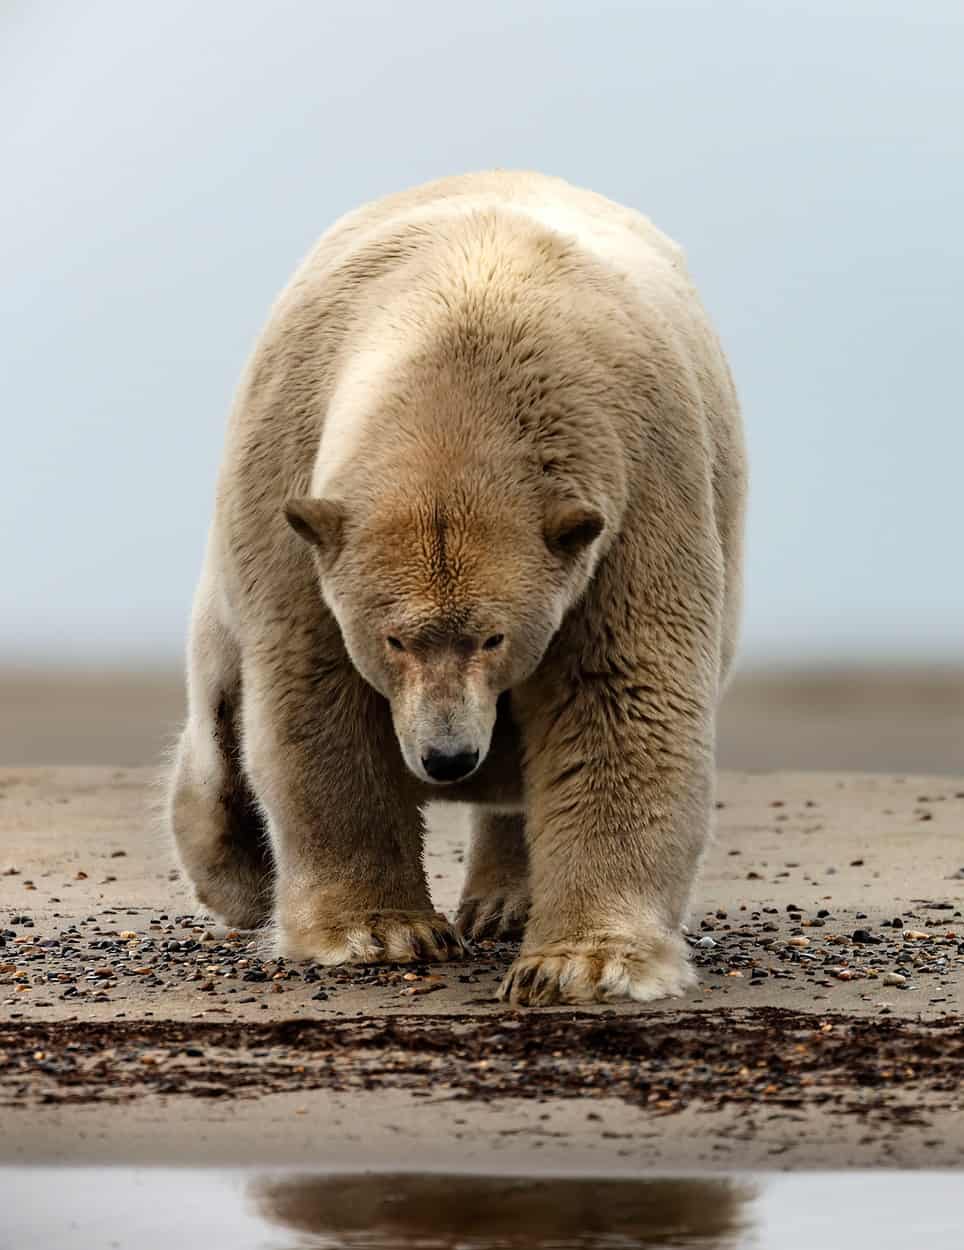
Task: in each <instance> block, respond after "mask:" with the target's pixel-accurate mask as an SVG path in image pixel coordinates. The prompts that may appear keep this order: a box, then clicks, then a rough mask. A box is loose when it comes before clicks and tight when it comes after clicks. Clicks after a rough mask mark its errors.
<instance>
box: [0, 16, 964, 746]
mask: <svg viewBox="0 0 964 1250" xmlns="http://www.w3.org/2000/svg"><path fill="white" fill-rule="evenodd" d="M962 63H964V8H962V7H961V5H960V4H959V3H958V2H957V0H923V2H922V3H920V4H917V5H914V6H909V5H906V4H897V3H895V2H893V0H866V2H865V0H839V2H835V3H833V4H830V3H824V2H823V0H802V2H801V0H786V2H783V3H781V2H779V0H746V2H743V3H734V4H726V5H721V4H718V3H713V2H712V0H672V2H670V0H665V2H664V3H652V2H647V0H640V2H639V3H622V4H620V3H611V2H607V0H596V2H595V3H593V4H592V5H590V4H588V3H586V0H583V2H582V3H580V4H571V3H553V2H551V0H543V2H540V0H516V2H514V3H508V2H507V0H496V2H494V3H490V4H487V5H482V6H480V5H474V6H468V5H453V4H451V3H449V4H442V3H437V2H435V0H424V2H420V3H418V4H414V5H412V4H408V5H401V4H392V3H384V2H383V3H374V2H370V0H363V2H360V3H352V4H350V5H349V4H346V3H343V2H341V0H332V2H330V3H326V4H324V5H313V4H309V3H305V2H303V0H299V2H292V0H279V2H277V3H274V4H271V5H265V4H261V3H257V2H255V0H232V2H230V3H229V2H228V0H206V3H205V4H203V5H196V4H189V3H187V0H168V2H167V3H166V4H164V5H130V4H124V3H122V2H121V0H89V2H88V3H85V4H83V5H77V4H72V3H69V0H45V3H44V4H36V3H31V2H29V0H19V2H18V0H7V3H6V4H5V5H4V6H3V10H2V12H0V144H2V159H3V179H4V194H3V196H2V197H0V266H2V272H3V282H2V284H0V371H2V421H3V444H2V446H3V456H2V466H3V468H2V473H3V479H2V480H3V489H2V490H0V542H2V553H3V579H2V591H0V598H2V610H0V761H4V762H9V763H22V762H35V761H44V760H51V761H52V760H57V761H60V762H87V761H90V760H102V761H104V762H106V761H111V762H137V761H140V760H145V759H149V758H151V757H153V756H154V755H155V754H156V752H157V750H158V748H159V746H160V744H161V743H162V742H163V740H164V739H165V738H166V737H168V736H170V734H171V732H172V731H173V728H174V726H175V725H176V722H177V719H178V717H179V715H180V688H179V677H178V667H179V663H180V652H181V647H182V640H183V637H184V631H185V624H186V620H187V615H188V611H189V604H190V597H191V592H192V589H193V584H194V579H195V577H196V574H197V570H198V566H199V563H200V558H201V552H202V548H203V543H204V535H205V529H206V526H207V522H208V517H209V514H210V507H211V499H212V489H213V482H214V476H215V472H216V467H217V462H218V457H219V452H220V446H221V441H222V435H223V428H224V421H225V417H226V414H227V409H228V406H229V403H230V398H231V393H232V390H233V388H234V385H235V383H236V380H237V377H238V374H239V371H240V369H241V366H242V364H243V362H244V359H245V356H246V353H247V352H248V350H249V348H250V346H251V344H252V342H253V340H254V338H255V336H256V334H257V332H258V329H259V326H260V324H261V322H262V320H263V318H264V316H265V313H266V310H267V308H268V305H269V304H270V302H271V300H272V299H273V297H274V295H275V294H276V292H277V291H278V289H279V288H280V286H281V285H282V284H283V283H284V281H285V280H286V279H287V277H288V275H289V273H290V272H291V270H292V268H293V266H294V265H295V263H296V262H297V261H298V259H299V258H300V256H301V255H302V254H303V253H304V252H305V251H306V250H307V249H308V247H309V246H310V245H311V243H312V242H313V240H314V239H315V238H316V237H317V235H318V234H319V233H320V232H321V231H322V230H323V229H324V228H325V227H326V226H327V225H328V224H329V223H330V222H331V221H332V220H333V219H334V218H335V217H337V216H338V215H339V214H340V213H342V212H344V211H346V210H348V209H350V208H352V207H354V206H355V205H356V204H358V203H359V202H362V201H364V200H366V199H370V198H372V197H375V196H379V195H382V194H384V193H386V192H389V191H392V190H396V189H399V188H402V187H405V186H408V185H411V184H414V183H418V182H421V181H423V180H425V179H428V178H432V177H436V176H439V175H443V174H447V173H451V172H457V171H463V170H471V169H480V168H486V167H491V166H497V165H498V166H507V167H532V168H538V169H542V170H545V171H547V172H551V173H556V174H560V175H562V176H564V177H566V178H569V179H570V180H572V181H575V182H577V183H581V184H584V185H587V186H590V187H592V188H594V189H596V190H598V191H601V192H603V193H605V194H607V195H609V196H611V197H613V198H615V199H617V200H621V201H624V202H625V203H628V204H631V205H633V206H635V207H637V208H639V209H641V210H642V211H644V212H645V213H647V214H648V215H650V216H652V217H653V218H654V220H655V221H656V222H657V223H658V224H659V225H660V226H661V227H662V228H663V229H665V230H666V231H667V232H668V233H670V234H671V235H673V236H674V237H675V238H677V239H678V240H680V241H681V242H682V243H683V244H684V246H685V247H686V250H687V253H688V256H689V260H690V265H691V267H692V270H693V272H694V275H695V277H696V280H697V282H698V284H699V286H700V289H701V291H702V293H703V296H704V299H705V301H706V303H707V305H708V307H709V309H710V311H711V313H712V315H713V317H714V319H715V321H716V324H717V326H718V328H719V330H720V333H721V336H722V338H723V341H724V344H725V347H726V349H727V351H728V354H729V356H730V359H731V363H732V365H733V369H734V372H735V375H736V378H737V382H738V384H739V388H740V391H741V395H742V399H743V404H744V408H745V415H746V424H747V433H748V440H749V449H750V455H751V468H752V499H751V509H750V518H749V545H748V569H747V608H746V626H745V633H744V645H743V651H742V670H741V675H740V676H739V677H738V679H737V681H736V683H735V684H734V688H733V691H732V694H731V696H730V698H729V701H728V704H727V707H726V708H725V710H724V716H723V732H722V735H721V759H722V761H723V762H724V763H727V764H734V765H738V766H747V767H772V766H776V765H779V764H787V765H795V766H803V767H813V766H820V767H829V766H839V767H874V768H881V769H916V770H918V771H954V770H955V769H956V770H961V769H964V676H962V668H964V584H962V578H961V537H962V532H964V504H962V494H961V472H962V465H964V420H962V400H961V388H960V384H959V376H958V375H959V368H960V361H961V358H962V352H964V321H962V319H961V316H960V299H961V292H962V290H964V232H962V230H961V225H960V223H961V221H962V220H964V127H962V126H961V118H962V117H964V75H962V74H961V72H960V70H961V65H962Z"/></svg>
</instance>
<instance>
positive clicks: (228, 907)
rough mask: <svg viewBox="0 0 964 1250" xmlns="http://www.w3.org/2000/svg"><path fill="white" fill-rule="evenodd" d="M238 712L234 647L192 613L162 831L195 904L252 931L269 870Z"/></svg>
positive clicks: (265, 898)
mask: <svg viewBox="0 0 964 1250" xmlns="http://www.w3.org/2000/svg"><path fill="white" fill-rule="evenodd" d="M240 708H241V682H240V663H239V656H238V653H237V646H236V644H235V643H234V641H233V639H231V638H230V637H229V636H228V634H227V632H226V631H225V630H224V629H223V628H222V627H220V626H218V625H216V624H213V623H212V622H211V621H210V620H209V619H208V618H207V617H206V616H205V614H203V613H197V614H196V615H195V619H194V624H193V629H192V638H191V662H190V667H189V683H188V709H189V710H188V720H187V724H186V725H185V727H184V730H183V732H182V734H181V739H180V743H179V745H178V749H177V757H176V761H175V765H174V771H173V777H172V784H171V790H170V796H169V818H170V825H171V829H172V831H173V834H174V841H175V844H176V846H177V852H178V857H179V859H180V861H181V865H182V867H183V868H184V871H185V873H186V874H187V876H188V877H189V878H190V879H191V881H192V883H193V885H194V890H195V893H196V895H197V899H198V902H199V904H200V905H201V906H202V907H204V908H206V909H207V910H208V911H210V912H211V913H212V914H213V915H215V916H217V917H218V918H219V919H221V920H223V921H224V922H225V923H226V924H229V925H232V926H234V927H236V928H240V929H254V928H257V927H259V926H260V925H263V924H264V923H265V922H266V921H267V920H268V919H269V918H270V915H271V896H272V875H273V872H272V861H271V850H270V846H269V844H268V841H267V838H266V835H265V829H264V821H263V819H262V815H261V812H260V810H259V808H258V804H257V802H256V800H255V797H254V795H253V793H252V791H251V788H250V786H249V785H248V782H247V779H246V777H245V775H244V772H243V770H242V767H241V754H240V745H239V742H238V737H237V727H238V724H239V717H240Z"/></svg>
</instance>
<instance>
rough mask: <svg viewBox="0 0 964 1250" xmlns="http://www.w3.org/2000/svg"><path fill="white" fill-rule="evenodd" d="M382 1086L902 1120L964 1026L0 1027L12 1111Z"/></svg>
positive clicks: (640, 1020)
mask: <svg viewBox="0 0 964 1250" xmlns="http://www.w3.org/2000/svg"><path fill="white" fill-rule="evenodd" d="M383 1088H392V1089H405V1090H409V1091H411V1092H413V1093H415V1094H417V1095H420V1096H424V1097H432V1098H435V1099H438V1098H451V1099H463V1100H464V1099H472V1100H477V1101H483V1102H488V1101H491V1100H493V1099H506V1098H510V1099H544V1098H550V1097H551V1098H587V1097H588V1098H593V1097H615V1098H618V1099H620V1100H622V1101H624V1102H626V1103H630V1104H634V1105H637V1106H640V1107H643V1108H647V1109H649V1110H650V1111H651V1112H652V1113H653V1114H672V1113H674V1112H678V1111H682V1110H684V1109H685V1108H687V1107H688V1106H690V1105H692V1104H699V1105H701V1106H702V1107H703V1108H704V1109H707V1110H714V1109H720V1108H722V1107H725V1106H727V1105H731V1104H743V1105H747V1106H748V1107H749V1106H751V1105H752V1107H753V1108H754V1109H755V1110H758V1111H760V1110H763V1111H765V1110H766V1109H767V1108H773V1109H779V1108H802V1109H806V1108H808V1107H821V1108H822V1109H823V1110H825V1111H830V1112H836V1113H839V1114H856V1115H862V1116H871V1117H877V1118H879V1117H885V1118H887V1119H890V1120H891V1121H900V1122H905V1123H906V1122H907V1120H908V1118H910V1119H911V1120H913V1119H914V1117H915V1116H918V1117H919V1116H920V1114H921V1112H922V1111H923V1110H924V1109H925V1105H926V1108H927V1109H930V1110H936V1109H940V1108H950V1107H953V1106H955V1105H956V1104H957V1103H958V1102H959V1100H960V1096H961V1090H962V1088H964V1021H962V1020H961V1019H960V1018H958V1017H955V1018H951V1017H948V1018H945V1019H942V1020H940V1021H932V1022H928V1023H920V1022H911V1021H908V1020H900V1019H897V1018H883V1019H873V1020H871V1019H866V1018H863V1017H855V1016H844V1015H825V1016H821V1015H817V1014H811V1013H805V1012H796V1011H788V1010H781V1009H777V1008H766V1007H761V1008H757V1009H754V1010H749V1009H744V1010H737V1011H720V1012H717V1013H714V1015H713V1017H712V1018H710V1017H708V1016H707V1014H706V1013H705V1012H688V1013H660V1014H650V1015H647V1016H645V1017H628V1016H619V1015H615V1014H603V1015H599V1014H593V1015H589V1014H585V1013H578V1012H573V1013H527V1014H519V1013H511V1012H508V1013H506V1014H505V1015H501V1016H485V1017H477V1016H475V1017H473V1016H467V1015H460V1016H459V1015H456V1016H453V1015H444V1016H439V1015H434V1016H428V1015H421V1016H411V1017H401V1016H399V1017H394V1016H367V1017H356V1018H354V1019H351V1020H347V1019H346V1020H286V1021H278V1022H268V1021H265V1022H263V1023H260V1022H259V1023H245V1024H239V1023H215V1022H211V1021H190V1022H182V1023H176V1022H170V1021H156V1022H155V1021H129V1022H128V1021H112V1022H93V1021H82V1022H77V1021H72V1022H56V1023H27V1022H18V1023H16V1024H13V1025H8V1026H3V1027H0V1105H5V1106H8V1107H15V1106H19V1107H24V1106H31V1105H34V1106H35V1105H38V1104H45V1103H46V1104H51V1103H53V1104H65V1103H91V1102H124V1101H129V1100H132V1099H136V1098H140V1097H143V1096H145V1095H149V1094H161V1095H180V1096H187V1097H193V1098H239V1097H241V1098H246V1097H260V1096H262V1095H264V1094H268V1093H280V1092H290V1091H306V1090H312V1089H325V1090H335V1091H349V1090H359V1089H363V1090H376V1089H383ZM908 1095H909V1097H908ZM918 1122H920V1121H919V1120H918Z"/></svg>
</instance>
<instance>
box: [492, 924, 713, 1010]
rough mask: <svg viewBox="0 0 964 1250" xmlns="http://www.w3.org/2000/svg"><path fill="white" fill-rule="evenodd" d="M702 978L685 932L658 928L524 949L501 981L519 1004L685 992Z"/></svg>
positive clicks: (502, 992)
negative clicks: (632, 936) (634, 935)
mask: <svg viewBox="0 0 964 1250" xmlns="http://www.w3.org/2000/svg"><path fill="white" fill-rule="evenodd" d="M695 983H696V974H695V973H694V971H693V969H692V967H691V965H690V963H689V960H688V958H687V954H686V948H685V946H684V944H683V942H682V941H681V940H680V939H679V938H674V937H673V936H670V935H666V936H664V935H660V934H656V935H653V936H650V937H644V938H640V939H637V940H633V941H627V940H625V939H615V938H608V937H605V938H593V939H589V940H586V941H583V942H553V943H550V944H547V945H545V946H543V947H541V948H538V949H535V950H529V951H524V952H523V954H521V955H520V956H519V958H518V959H517V960H516V961H515V963H514V964H513V965H512V967H511V968H510V969H509V971H508V973H507V974H506V976H505V979H504V980H503V982H502V984H501V986H500V987H499V997H500V998H501V999H503V1000H504V1001H506V1002H509V1003H512V1004H513V1005H515V1006H528V1007H549V1006H552V1005H553V1004H554V1003H600V1002H612V1001H614V1000H617V999H621V998H627V999H631V1000H633V1001H635V1002H638V1003H648V1002H653V1001H654V1000H655V999H659V998H679V997H680V996H681V995H682V994H685V993H686V991H687V990H688V989H689V988H690V987H691V986H692V985H694V984H695Z"/></svg>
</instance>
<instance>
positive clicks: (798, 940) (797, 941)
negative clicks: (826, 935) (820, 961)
mask: <svg viewBox="0 0 964 1250" xmlns="http://www.w3.org/2000/svg"><path fill="white" fill-rule="evenodd" d="M809 945H810V939H809V938H806V937H792V938H787V946H799V947H803V946H809Z"/></svg>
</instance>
